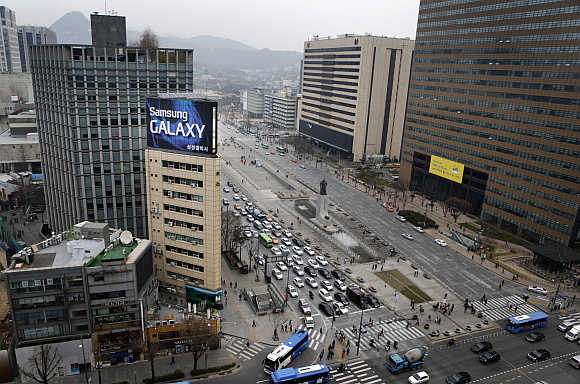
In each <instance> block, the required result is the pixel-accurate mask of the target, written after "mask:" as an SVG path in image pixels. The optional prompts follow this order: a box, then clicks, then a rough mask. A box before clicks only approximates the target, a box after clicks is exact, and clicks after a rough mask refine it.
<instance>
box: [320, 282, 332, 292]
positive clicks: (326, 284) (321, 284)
mask: <svg viewBox="0 0 580 384" xmlns="http://www.w3.org/2000/svg"><path fill="white" fill-rule="evenodd" d="M320 286H321V287H323V288H324V289H326V290H327V291H330V290H332V289H333V288H332V284H330V281H328V280H322V281H321V282H320Z"/></svg>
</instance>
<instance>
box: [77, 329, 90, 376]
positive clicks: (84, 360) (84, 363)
mask: <svg viewBox="0 0 580 384" xmlns="http://www.w3.org/2000/svg"><path fill="white" fill-rule="evenodd" d="M79 348H81V349H82V350H83V369H84V370H85V382H86V383H87V384H89V377H88V375H87V359H86V358H85V341H84V340H83V339H81V345H79Z"/></svg>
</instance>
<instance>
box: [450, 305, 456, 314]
mask: <svg viewBox="0 0 580 384" xmlns="http://www.w3.org/2000/svg"><path fill="white" fill-rule="evenodd" d="M454 309H455V304H451V310H450V311H449V313H450V314H451V312H453V310H454Z"/></svg>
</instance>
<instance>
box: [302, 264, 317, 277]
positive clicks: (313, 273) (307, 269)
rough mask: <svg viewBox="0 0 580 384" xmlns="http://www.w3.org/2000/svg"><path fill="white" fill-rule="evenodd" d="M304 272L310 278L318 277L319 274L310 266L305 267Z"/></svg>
mask: <svg viewBox="0 0 580 384" xmlns="http://www.w3.org/2000/svg"><path fill="white" fill-rule="evenodd" d="M304 272H305V273H306V274H307V275H308V276H310V277H316V276H318V274H317V273H316V269H315V268H312V267H311V266H310V265H307V266H306V267H304Z"/></svg>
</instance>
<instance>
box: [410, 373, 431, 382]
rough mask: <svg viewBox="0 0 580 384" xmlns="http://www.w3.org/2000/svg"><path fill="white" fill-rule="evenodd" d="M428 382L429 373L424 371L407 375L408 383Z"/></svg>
mask: <svg viewBox="0 0 580 384" xmlns="http://www.w3.org/2000/svg"><path fill="white" fill-rule="evenodd" d="M428 382H429V375H428V374H427V372H425V371H421V372H417V373H415V374H414V375H413V376H409V383H410V384H422V383H428Z"/></svg>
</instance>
